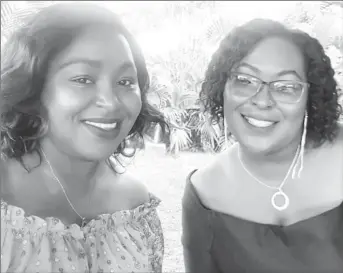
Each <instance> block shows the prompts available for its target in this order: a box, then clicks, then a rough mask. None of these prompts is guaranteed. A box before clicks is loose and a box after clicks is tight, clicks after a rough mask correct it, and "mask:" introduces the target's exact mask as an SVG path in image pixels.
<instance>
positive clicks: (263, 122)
mask: <svg viewBox="0 0 343 273" xmlns="http://www.w3.org/2000/svg"><path fill="white" fill-rule="evenodd" d="M242 117H243V118H244V119H245V120H246V121H247V122H248V123H249V124H250V125H252V126H254V127H257V128H269V127H271V126H273V125H275V124H276V123H277V121H271V120H268V119H265V118H256V117H252V116H248V115H242Z"/></svg>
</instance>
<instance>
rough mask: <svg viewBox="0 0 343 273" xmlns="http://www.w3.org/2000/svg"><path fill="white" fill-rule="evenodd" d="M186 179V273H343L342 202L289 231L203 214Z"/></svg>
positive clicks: (212, 211)
mask: <svg viewBox="0 0 343 273" xmlns="http://www.w3.org/2000/svg"><path fill="white" fill-rule="evenodd" d="M193 173H194V171H193V172H192V173H191V174H190V175H189V177H188V178H187V185H186V189H185V192H184V197H183V236H182V242H183V247H184V260H185V267H186V272H191V273H198V272H199V273H200V272H201V273H324V272H325V273H343V202H342V203H341V205H340V206H338V207H336V208H334V209H332V210H330V211H327V212H325V213H322V214H320V215H318V216H315V217H312V218H310V219H307V220H304V221H301V222H297V223H295V224H292V225H289V226H277V225H268V224H260V223H255V222H251V221H248V220H244V219H241V218H237V217H234V216H231V215H228V214H224V213H220V212H217V211H214V210H211V209H209V208H206V207H205V206H204V205H203V204H202V202H201V200H200V198H199V196H198V194H197V192H196V189H195V187H194V186H193V184H192V183H191V181H190V177H191V175H192V174H193Z"/></svg>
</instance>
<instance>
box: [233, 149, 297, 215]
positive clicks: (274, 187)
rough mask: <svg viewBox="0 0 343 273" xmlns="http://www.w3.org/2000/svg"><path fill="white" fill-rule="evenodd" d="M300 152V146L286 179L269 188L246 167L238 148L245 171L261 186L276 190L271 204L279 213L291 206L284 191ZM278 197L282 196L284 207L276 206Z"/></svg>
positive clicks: (239, 157)
mask: <svg viewBox="0 0 343 273" xmlns="http://www.w3.org/2000/svg"><path fill="white" fill-rule="evenodd" d="M299 152H300V146H298V148H297V151H296V153H295V156H294V158H293V161H292V164H291V165H290V167H289V168H288V171H287V173H286V175H285V177H284V179H283V180H282V182H281V184H280V185H279V186H278V187H276V186H269V185H267V184H265V183H263V182H262V181H260V180H259V179H257V178H256V177H255V176H254V175H253V174H252V173H251V172H250V171H249V170H248V169H247V168H246V167H245V165H244V163H243V161H242V158H241V153H240V148H238V159H239V162H240V163H241V165H242V167H243V169H244V170H245V171H246V172H247V173H248V174H249V175H250V176H251V177H252V178H254V179H255V180H256V181H257V182H258V183H260V184H261V185H263V186H265V187H267V188H269V189H272V190H276V192H275V193H274V194H273V196H272V198H271V203H272V206H273V207H274V208H275V209H277V210H278V211H282V210H285V209H286V208H288V206H289V197H288V196H287V194H286V193H285V192H284V191H283V190H282V188H283V186H284V185H285V183H286V181H287V179H288V177H289V175H290V173H291V170H292V169H293V167H294V165H295V162H296V160H297V158H298V156H299ZM278 196H281V197H283V199H284V202H283V205H281V206H279V205H277V204H276V202H275V200H276V198H277V197H278Z"/></svg>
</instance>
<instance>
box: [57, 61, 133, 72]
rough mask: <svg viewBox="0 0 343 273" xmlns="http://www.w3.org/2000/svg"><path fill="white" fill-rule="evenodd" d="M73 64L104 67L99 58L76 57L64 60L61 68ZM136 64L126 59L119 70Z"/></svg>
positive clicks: (131, 67) (130, 67)
mask: <svg viewBox="0 0 343 273" xmlns="http://www.w3.org/2000/svg"><path fill="white" fill-rule="evenodd" d="M73 64H86V65H88V66H92V67H95V68H101V67H102V62H101V61H99V60H92V59H85V58H75V59H71V60H69V61H67V62H64V63H63V64H61V65H60V66H59V69H63V68H65V67H67V66H70V65H73ZM135 67H136V66H135V65H134V63H132V62H130V61H126V62H123V63H122V64H121V65H120V66H119V68H118V71H120V70H128V69H135Z"/></svg>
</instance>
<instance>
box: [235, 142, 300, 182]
mask: <svg viewBox="0 0 343 273" xmlns="http://www.w3.org/2000/svg"><path fill="white" fill-rule="evenodd" d="M299 142H300V139H299V140H295V141H293V142H292V143H290V144H288V145H287V146H286V147H284V148H282V149H279V150H274V151H272V152H268V153H265V154H262V153H253V152H251V151H249V150H248V149H247V148H245V147H243V146H240V147H239V153H240V158H241V161H242V164H244V166H245V168H246V169H248V170H249V172H251V174H253V175H254V176H255V177H256V178H258V179H261V180H263V181H266V182H270V183H269V184H270V185H271V186H275V185H278V184H280V182H281V181H282V180H283V179H284V178H285V176H286V173H287V172H288V170H289V168H290V166H291V164H292V162H293V160H294V158H295V156H296V153H297V149H298V147H299ZM274 184H275V185H274Z"/></svg>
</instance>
